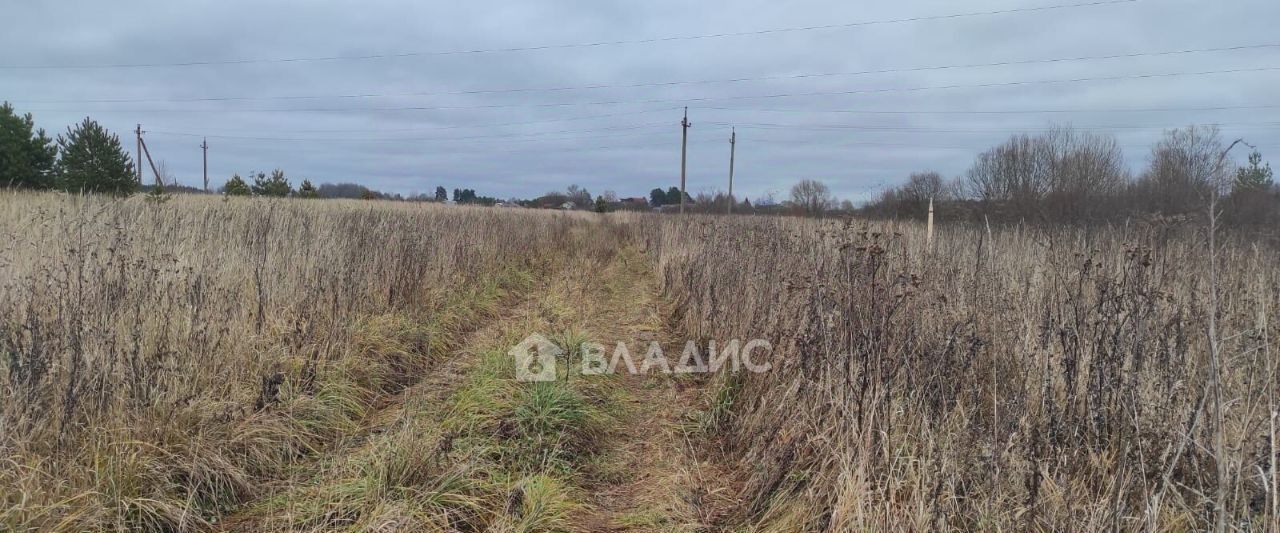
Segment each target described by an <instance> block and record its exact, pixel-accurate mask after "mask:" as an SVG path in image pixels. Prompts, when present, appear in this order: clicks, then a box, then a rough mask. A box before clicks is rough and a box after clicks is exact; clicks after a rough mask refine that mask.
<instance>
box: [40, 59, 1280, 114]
mask: <svg viewBox="0 0 1280 533" xmlns="http://www.w3.org/2000/svg"><path fill="white" fill-rule="evenodd" d="M1277 70H1280V67H1258V68H1239V69H1225V70H1206V71H1197V72H1164V73H1156V74H1130V75H1121V76H1099V77H1087V78H1067V79H1055V80H1019V81H1007V82H993V83H976V84H952V85H930V86H922V87H889V88H880V89H854V90H846V91H814V92H803V93H775V94H761V95H740V96H701V97H690V98H660V99H648V100H605V101H594V102H550V103H545V102H544V103H517V104H485V105H469V106H400V107H355V108H332V107H331V108H286V109H98V110H88V111H90V112H94V113H236V112H239V113H296V112H341V111H366V112H368V111H444V110H463V109H505V108H521V107H524V108H554V107H572V106H583V105H633V104H672V103H690V102H710V101H717V100H758V99H776V98H794V97H801V96H848V95H855V94H875V93H896V92H919V91H929V90H947V89H988V88H997V87H1017V86H1025V85H1049V84H1063V83H1084V82H1095V81H1119V80H1136V79H1156V78H1172V77H1179V76H1208V75H1217V74H1242V73H1251V72H1273V71H1277ZM34 111H43V112H50V111H54V112H56V111H67V110H60V109H37V110H34ZM75 111H78V112H84V111H86V110H83V109H81V110H75Z"/></svg>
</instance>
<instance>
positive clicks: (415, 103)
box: [0, 0, 1280, 200]
mask: <svg viewBox="0 0 1280 533" xmlns="http://www.w3.org/2000/svg"><path fill="white" fill-rule="evenodd" d="M1085 3H1093V2H1090V0H970V1H967V2H955V1H948V0H909V1H902V2H831V1H817V0H802V1H794V2H777V1H765V0H738V1H735V2H724V1H706V2H678V1H673V0H650V1H646V2H601V1H598V0H542V1H538V2H513V1H510V0H473V1H470V2H406V1H399V2H393V1H385V0H365V1H362V2H323V3H321V2H311V1H302V0H296V1H288V2H286V1H278V2H262V1H256V2H249V1H242V0H216V1H214V0H200V1H184V2H172V1H165V2H161V1H153V0H139V1H131V2H124V3H120V2H101V1H87V0H74V1H71V0H67V1H61V2H35V1H31V2H27V1H18V2H9V3H7V5H6V6H5V7H4V12H5V15H6V19H7V22H6V23H5V24H4V26H5V29H4V31H3V32H0V100H9V101H10V102H12V103H13V104H14V105H15V106H16V107H17V108H18V109H19V111H22V112H31V113H32V114H33V115H34V116H35V120H36V123H37V125H39V126H41V127H44V128H45V129H47V130H49V131H50V132H61V131H64V130H65V128H66V126H67V125H69V124H72V123H74V122H77V121H79V120H80V119H82V118H84V117H85V116H90V117H93V118H94V119H96V120H98V121H99V122H101V123H103V124H104V125H105V126H107V127H108V128H109V129H111V130H112V131H114V132H116V133H118V134H119V135H120V137H121V139H122V141H124V142H125V145H126V146H127V147H129V148H130V149H131V150H132V146H133V141H132V129H133V127H134V125H135V124H138V123H141V124H142V125H143V129H144V130H146V131H147V133H146V139H147V144H148V146H149V147H150V149H151V152H152V155H153V156H154V157H155V158H156V159H158V160H163V161H164V162H165V164H166V166H167V167H168V168H169V169H170V170H171V171H172V173H173V174H175V175H176V177H177V178H178V179H179V181H182V182H184V183H187V184H193V185H196V184H199V182H200V179H201V177H200V176H201V174H200V172H201V170H200V169H201V167H200V164H201V162H200V148H199V145H200V142H201V138H202V137H207V138H208V143H209V146H210V149H209V174H210V181H211V183H213V184H214V185H215V186H216V185H221V184H222V183H223V182H224V181H225V180H226V178H227V177H229V176H230V175H231V174H232V173H233V172H238V173H240V174H242V175H243V174H245V173H247V172H250V171H253V170H270V169H272V168H277V167H278V168H282V169H284V170H285V172H286V174H287V175H288V176H289V177H290V178H291V179H292V180H293V181H294V182H295V184H296V183H297V182H299V181H300V180H301V179H302V178H309V179H311V180H312V181H313V182H316V183H321V182H338V181H350V182H358V183H361V184H364V185H367V186H370V187H373V188H376V189H379V190H384V191H390V192H400V193H405V194H408V193H414V192H429V191H431V190H433V189H434V188H435V186H436V185H443V186H445V187H446V188H448V189H453V188H455V187H469V188H474V189H476V190H477V192H479V193H480V194H482V195H490V196H497V197H503V198H506V197H512V196H517V197H530V196H535V195H538V194H541V193H544V192H547V191H549V190H556V189H563V188H564V187H565V186H567V185H569V184H571V183H576V184H580V185H582V186H585V187H586V188H587V189H588V190H590V191H592V192H593V193H600V192H604V191H606V190H612V191H616V192H617V193H618V194H619V195H621V196H642V195H645V194H646V192H647V191H648V190H649V189H651V188H653V187H657V186H663V187H667V186H671V185H675V184H678V183H679V165H680V126H679V123H680V115H681V109H682V108H683V107H685V106H688V108H689V119H690V122H692V123H693V127H692V128H691V129H690V130H689V190H690V191H691V192H702V191H705V192H710V191H714V190H723V189H725V188H726V186H727V174H728V159H729V143H728V140H729V132H730V127H736V128H737V134H738V145H737V147H738V150H737V169H736V177H735V187H734V188H735V192H736V193H738V196H740V197H741V196H746V197H748V198H751V199H753V200H755V199H757V198H761V197H764V196H767V195H769V194H771V193H772V194H774V195H776V196H777V197H778V198H779V199H781V198H783V197H784V196H785V195H786V191H787V190H788V188H789V186H790V184H791V183H793V182H795V181H796V180H798V179H801V178H815V179H820V180H822V181H825V182H826V183H827V184H829V185H830V186H831V188H832V190H833V191H834V192H835V193H836V194H837V195H838V196H840V197H842V198H851V199H854V200H860V199H864V198H867V197H869V196H871V195H874V194H875V193H877V192H878V191H880V190H882V189H883V188H884V187H887V186H892V185H894V184H896V183H899V182H900V181H902V180H903V179H904V178H905V176H906V175H907V174H909V173H910V172H912V171H917V170H926V169H932V170H937V171H939V172H942V173H943V174H944V175H947V176H954V175H958V174H960V173H962V172H963V171H964V170H965V169H966V168H967V166H968V165H969V164H970V162H971V161H972V159H973V157H974V155H976V154H977V153H978V152H981V151H982V150H984V149H986V148H988V147H990V146H991V145H993V144H995V143H998V142H999V141H1001V140H1003V139H1004V138H1006V137H1007V136H1008V135H1009V134H1011V133H1016V132H1034V131H1037V130H1042V129H1044V128H1046V127H1047V126H1049V125H1051V124H1054V123H1070V124H1072V125H1074V126H1076V127H1077V128H1080V129H1090V130H1095V131H1099V132H1105V133H1109V134H1113V135H1115V136H1116V137H1117V139H1118V140H1119V141H1120V144H1121V145H1122V146H1123V147H1124V149H1125V152H1126V156H1127V158H1128V161H1129V164H1130V166H1131V167H1133V168H1135V169H1137V168H1140V167H1141V166H1142V165H1144V164H1145V163H1146V159H1147V153H1148V150H1149V146H1150V144H1151V143H1152V142H1153V141H1154V140H1156V139H1157V138H1158V137H1159V136H1160V135H1161V134H1162V131H1163V130H1164V129H1168V128H1173V127H1178V126H1185V125H1187V124H1219V125H1221V128H1222V131H1223V135H1224V136H1225V137H1229V138H1232V139H1234V138H1236V137H1244V138H1246V139H1247V140H1248V141H1249V142H1251V143H1253V144H1255V145H1257V146H1258V147H1259V148H1260V149H1261V150H1262V151H1263V153H1264V155H1267V156H1269V157H1267V158H1268V159H1274V158H1275V157H1274V156H1275V155H1277V154H1280V98H1278V97H1277V95H1280V92H1278V89H1280V33H1277V30H1276V23H1277V21H1280V2H1276V1H1275V0H1135V1H1110V2H1106V1H1104V2H1096V3H1094V5H1081V4H1085ZM1069 4H1076V5H1075V6H1074V7H1056V8H1052V6H1067V5H1069ZM1262 45H1272V46H1269V47H1268V46H1262ZM994 64H999V65H994ZM1153 75H1154V76H1153Z"/></svg>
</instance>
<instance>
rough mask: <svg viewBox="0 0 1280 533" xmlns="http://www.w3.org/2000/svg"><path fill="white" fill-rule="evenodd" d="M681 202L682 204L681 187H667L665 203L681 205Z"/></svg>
mask: <svg viewBox="0 0 1280 533" xmlns="http://www.w3.org/2000/svg"><path fill="white" fill-rule="evenodd" d="M679 204H680V188H679V187H672V188H670V189H667V201H666V202H665V205H679Z"/></svg>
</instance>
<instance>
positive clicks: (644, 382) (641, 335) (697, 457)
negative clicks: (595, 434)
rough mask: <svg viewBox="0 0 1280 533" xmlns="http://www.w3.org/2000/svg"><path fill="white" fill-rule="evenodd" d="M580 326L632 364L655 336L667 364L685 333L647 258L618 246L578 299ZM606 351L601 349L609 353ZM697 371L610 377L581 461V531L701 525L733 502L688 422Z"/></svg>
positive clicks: (701, 387)
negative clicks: (622, 351)
mask: <svg viewBox="0 0 1280 533" xmlns="http://www.w3.org/2000/svg"><path fill="white" fill-rule="evenodd" d="M580 309H581V311H582V316H583V323H582V324H581V325H580V327H581V328H582V330H584V332H585V333H586V334H587V335H588V336H589V337H591V338H592V339H593V340H594V341H596V342H599V343H601V344H603V345H605V346H606V347H607V349H608V350H607V351H609V352H611V351H612V350H613V348H614V347H615V346H616V345H617V343H618V342H619V341H621V342H625V343H627V344H628V346H629V348H630V351H631V354H632V357H633V358H634V359H636V362H637V364H639V360H640V358H641V357H642V354H644V353H645V350H646V349H647V347H648V346H649V344H650V343H651V342H657V343H658V344H659V345H660V346H661V347H662V349H663V352H664V354H666V356H667V358H668V359H669V360H670V361H671V363H672V364H675V363H676V362H677V361H678V360H679V355H680V354H681V353H682V350H683V347H684V339H683V338H682V337H681V336H680V335H677V334H676V333H674V331H673V328H672V327H671V326H670V324H669V320H670V316H671V311H670V309H668V308H667V307H666V303H665V302H664V301H663V299H662V296H661V291H660V290H659V288H658V280H657V278H656V275H655V273H654V272H653V265H652V263H651V261H650V260H649V259H648V258H646V257H644V256H643V255H641V254H640V253H639V252H636V251H634V250H630V249H628V250H624V251H622V252H621V253H619V255H618V256H617V258H616V260H615V262H614V263H613V264H611V265H610V266H609V268H607V269H605V270H604V272H603V273H602V275H601V276H600V279H599V281H598V284H597V286H596V287H593V290H592V291H591V293H590V298H589V299H588V302H587V303H586V304H584V305H583V306H580ZM610 357H611V356H610V354H606V358H610ZM705 382H706V379H705V376H690V375H679V376H677V375H664V374H658V373H653V374H648V375H632V374H628V373H625V372H621V373H619V374H617V375H616V379H615V380H613V381H611V382H610V384H611V386H612V387H615V388H616V389H617V390H616V397H618V398H620V399H621V400H620V401H619V405H617V406H616V407H615V409H616V411H617V415H616V416H617V421H616V423H615V424H614V425H613V428H612V431H610V432H609V433H608V434H607V435H606V436H605V437H604V438H603V439H602V440H601V441H600V442H599V443H598V445H599V450H598V455H597V457H596V459H595V460H594V461H592V462H591V464H590V467H589V468H588V469H587V470H586V472H585V474H586V476H585V480H584V487H583V488H584V489H585V492H586V493H587V495H588V496H587V498H588V500H587V501H586V502H585V503H586V505H585V506H584V507H583V509H584V511H583V512H582V513H581V514H580V515H579V516H578V517H577V521H576V522H577V523H576V524H575V526H576V528H577V529H579V530H582V531H706V530H711V529H715V524H716V522H717V519H718V518H719V517H720V516H722V515H723V514H725V513H726V512H727V511H729V510H730V508H731V507H732V506H733V505H734V491H733V489H732V488H731V487H730V482H729V481H728V480H729V479H731V477H730V476H727V475H726V473H727V472H724V471H723V467H722V466H721V465H720V464H719V462H717V461H715V460H713V459H712V457H713V456H714V454H711V453H707V451H708V450H707V448H708V446H709V444H708V441H707V440H706V439H705V438H703V437H702V436H701V435H700V434H698V432H697V430H696V413H697V412H698V410H699V409H701V408H703V407H705V404H706V402H705V392H704V391H705V388H706V387H705Z"/></svg>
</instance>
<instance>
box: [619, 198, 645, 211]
mask: <svg viewBox="0 0 1280 533" xmlns="http://www.w3.org/2000/svg"><path fill="white" fill-rule="evenodd" d="M617 207H618V209H625V210H628V211H647V210H648V209H649V199H648V198H623V199H621V200H618V205H617Z"/></svg>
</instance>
